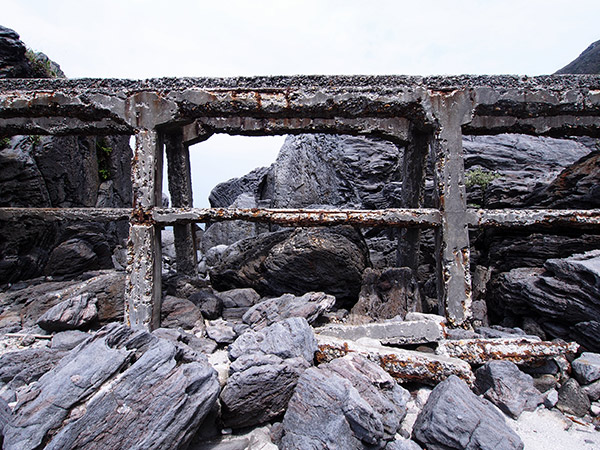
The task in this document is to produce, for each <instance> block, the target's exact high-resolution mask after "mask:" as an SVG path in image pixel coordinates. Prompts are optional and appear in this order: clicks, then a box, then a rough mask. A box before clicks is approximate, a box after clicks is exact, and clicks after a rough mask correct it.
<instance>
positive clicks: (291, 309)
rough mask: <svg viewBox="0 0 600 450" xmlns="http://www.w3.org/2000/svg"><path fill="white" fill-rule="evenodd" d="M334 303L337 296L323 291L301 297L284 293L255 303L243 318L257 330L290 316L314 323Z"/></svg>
mask: <svg viewBox="0 0 600 450" xmlns="http://www.w3.org/2000/svg"><path fill="white" fill-rule="evenodd" d="M334 303H335V297H333V296H332V295H327V294H325V293H323V292H309V293H307V294H304V295H303V296H301V297H298V296H295V295H293V294H284V295H282V296H281V297H277V298H271V299H268V300H264V301H262V302H260V303H258V304H256V305H254V306H253V307H252V308H250V309H249V310H248V312H246V314H244V316H243V318H242V320H243V321H244V323H247V324H248V325H250V326H251V327H252V328H253V329H255V330H260V329H261V328H264V327H266V326H269V325H271V324H273V323H275V322H278V321H280V320H283V319H288V318H290V317H304V318H305V319H306V320H307V321H308V323H313V322H314V321H315V320H316V319H317V318H318V317H319V316H320V315H321V314H322V313H323V312H325V311H329V309H331V307H333V305H334Z"/></svg>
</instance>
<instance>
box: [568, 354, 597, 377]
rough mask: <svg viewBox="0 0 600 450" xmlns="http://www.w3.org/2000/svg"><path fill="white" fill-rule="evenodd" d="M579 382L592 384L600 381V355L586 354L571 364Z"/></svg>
mask: <svg viewBox="0 0 600 450" xmlns="http://www.w3.org/2000/svg"><path fill="white" fill-rule="evenodd" d="M571 367H572V368H573V371H574V372H575V377H576V378H577V381H579V382H580V383H581V384H590V383H593V382H594V381H596V380H599V379H600V354H598V353H589V352H584V353H582V354H581V356H580V357H579V358H577V359H576V360H575V361H573V362H572V363H571Z"/></svg>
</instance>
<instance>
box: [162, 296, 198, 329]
mask: <svg viewBox="0 0 600 450" xmlns="http://www.w3.org/2000/svg"><path fill="white" fill-rule="evenodd" d="M160 322H161V325H162V326H163V327H167V328H169V327H170V328H178V327H181V328H183V329H184V330H191V329H192V328H194V327H196V326H198V324H199V323H200V327H202V325H203V322H202V313H201V312H200V309H198V307H197V306H196V305H194V304H193V303H192V302H191V301H189V300H186V299H185V298H177V297H173V296H171V295H167V296H166V297H165V298H164V299H163V302H162V306H161V310H160Z"/></svg>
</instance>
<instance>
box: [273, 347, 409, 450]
mask: <svg viewBox="0 0 600 450" xmlns="http://www.w3.org/2000/svg"><path fill="white" fill-rule="evenodd" d="M408 397H409V394H408V391H406V390H404V389H403V388H401V387H400V386H398V385H397V384H396V382H395V381H394V380H393V379H392V378H391V377H390V376H389V375H388V374H387V373H385V372H384V371H383V370H382V369H381V368H380V367H379V366H377V365H376V364H374V363H373V362H371V361H369V360H367V359H366V358H364V357H361V356H359V355H347V356H345V357H343V358H340V359H336V360H335V361H332V362H330V363H328V364H322V365H320V366H319V367H318V368H310V369H308V370H306V371H305V372H304V374H303V375H302V376H301V377H300V379H299V380H298V385H297V387H296V390H295V392H294V395H293V397H292V399H291V400H290V403H289V405H288V409H287V411H286V413H285V416H284V419H283V430H284V435H283V438H282V440H281V445H280V448H282V449H299V448H339V449H363V448H364V449H366V448H382V447H383V446H384V445H385V444H386V442H385V441H387V440H391V439H392V438H393V436H394V435H395V433H396V432H397V431H398V429H399V427H400V422H401V421H402V419H403V418H404V416H405V415H406V402H407V400H408Z"/></svg>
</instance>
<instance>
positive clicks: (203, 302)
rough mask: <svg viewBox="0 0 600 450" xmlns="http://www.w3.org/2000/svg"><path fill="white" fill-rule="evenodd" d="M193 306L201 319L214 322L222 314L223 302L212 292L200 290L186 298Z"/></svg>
mask: <svg viewBox="0 0 600 450" xmlns="http://www.w3.org/2000/svg"><path fill="white" fill-rule="evenodd" d="M188 300H189V301H191V302H192V303H193V304H194V305H196V306H197V307H198V308H199V309H200V312H201V313H202V317H204V318H205V319H208V320H214V319H217V318H218V317H221V314H222V313H223V300H221V298H220V297H217V296H216V295H215V294H214V293H213V292H212V291H209V290H201V291H198V292H194V293H193V294H192V295H190V296H189V298H188Z"/></svg>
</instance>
